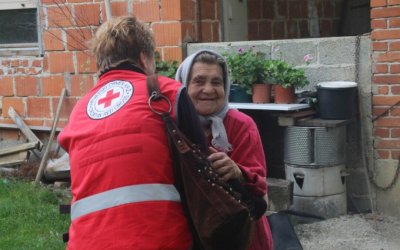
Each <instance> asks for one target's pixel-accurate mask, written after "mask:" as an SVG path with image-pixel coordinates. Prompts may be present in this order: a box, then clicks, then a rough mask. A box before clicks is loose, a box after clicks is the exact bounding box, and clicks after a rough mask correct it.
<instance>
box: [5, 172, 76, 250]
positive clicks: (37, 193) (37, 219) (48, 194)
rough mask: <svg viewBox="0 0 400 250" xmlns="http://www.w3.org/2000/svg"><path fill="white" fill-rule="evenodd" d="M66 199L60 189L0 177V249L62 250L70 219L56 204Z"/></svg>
mask: <svg viewBox="0 0 400 250" xmlns="http://www.w3.org/2000/svg"><path fill="white" fill-rule="evenodd" d="M68 201H69V199H68V197H66V195H65V194H63V193H62V191H60V190H55V189H50V188H49V187H48V186H42V185H34V184H33V183H32V182H31V181H28V180H18V179H16V178H6V177H0V250H31V249H32V250H33V249H38V250H39V249H40V250H46V249H49V250H50V249H51V250H57V249H65V248H66V243H64V242H63V241H62V234H63V233H65V232H67V231H68V226H69V223H70V219H69V215H66V214H60V213H59V204H65V203H67V202H68Z"/></svg>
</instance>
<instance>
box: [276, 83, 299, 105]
mask: <svg viewBox="0 0 400 250" xmlns="http://www.w3.org/2000/svg"><path fill="white" fill-rule="evenodd" d="M274 88H275V103H280V104H286V103H294V101H295V100H296V96H295V94H294V88H293V87H288V88H283V87H282V86H281V85H275V86H274Z"/></svg>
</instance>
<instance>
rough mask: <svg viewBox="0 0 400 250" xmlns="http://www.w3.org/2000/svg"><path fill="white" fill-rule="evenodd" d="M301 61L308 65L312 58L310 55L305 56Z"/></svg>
mask: <svg viewBox="0 0 400 250" xmlns="http://www.w3.org/2000/svg"><path fill="white" fill-rule="evenodd" d="M303 59H304V61H305V62H306V63H307V64H309V63H310V61H311V60H312V59H314V57H313V56H312V55H310V54H307V55H305V56H304V57H303Z"/></svg>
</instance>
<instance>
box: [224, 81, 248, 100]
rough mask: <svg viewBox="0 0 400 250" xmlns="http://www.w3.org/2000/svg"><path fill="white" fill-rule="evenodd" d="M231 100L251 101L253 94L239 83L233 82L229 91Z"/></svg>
mask: <svg viewBox="0 0 400 250" xmlns="http://www.w3.org/2000/svg"><path fill="white" fill-rule="evenodd" d="M229 102H241V103H251V102H253V100H252V99H251V95H249V94H247V93H246V91H245V90H244V89H243V88H241V87H240V86H238V85H235V84H232V85H231V90H230V92H229Z"/></svg>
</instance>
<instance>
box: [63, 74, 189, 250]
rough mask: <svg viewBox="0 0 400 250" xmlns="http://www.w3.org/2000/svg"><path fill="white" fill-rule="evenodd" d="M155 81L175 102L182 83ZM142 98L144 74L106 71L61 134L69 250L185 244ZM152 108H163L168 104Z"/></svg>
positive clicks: (167, 170)
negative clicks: (67, 178) (67, 177)
mask: <svg viewBox="0 0 400 250" xmlns="http://www.w3.org/2000/svg"><path fill="white" fill-rule="evenodd" d="M159 81H160V88H161V91H162V93H164V94H165V95H166V96H167V97H168V98H169V99H170V100H171V102H172V105H173V106H172V107H174V105H175V99H176V96H177V94H178V91H179V88H180V86H181V84H180V83H178V82H176V81H174V80H172V79H169V78H165V77H160V78H159ZM147 99H148V93H147V89H146V77H145V75H143V74H140V73H136V72H133V71H130V70H112V71H110V72H107V73H106V74H104V75H103V76H102V77H101V78H100V80H99V82H98V83H97V85H96V86H95V87H94V88H93V89H92V90H91V91H90V92H89V93H88V94H87V95H85V96H84V97H82V99H81V100H80V101H79V102H78V103H77V104H76V106H75V107H74V109H73V111H72V113H71V116H70V121H69V123H68V124H67V125H66V127H65V128H64V129H63V130H62V131H61V133H60V135H59V137H58V139H59V142H60V145H61V146H62V147H63V148H64V149H65V150H66V151H67V152H68V153H69V156H70V165H71V180H72V182H71V191H72V196H73V198H72V202H71V226H70V229H69V242H68V249H85V250H87V249H95V250H97V249H102V250H103V249H118V250H123V249H129V250H132V249H140V250H145V249H151V250H154V249H174V250H179V249H185V250H186V249H189V248H190V246H191V243H192V238H191V234H190V230H189V227H188V224H187V221H186V218H185V216H184V212H183V209H182V207H181V203H180V198H179V194H178V192H177V190H176V189H175V187H174V186H173V172H172V171H173V170H172V162H171V158H170V154H169V149H168V144H167V139H166V135H165V132H164V127H163V123H162V120H161V117H160V116H158V115H156V114H154V113H153V112H152V111H151V110H150V108H149V106H148V103H147ZM158 105H159V108H165V109H167V103H166V102H163V103H161V104H158Z"/></svg>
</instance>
